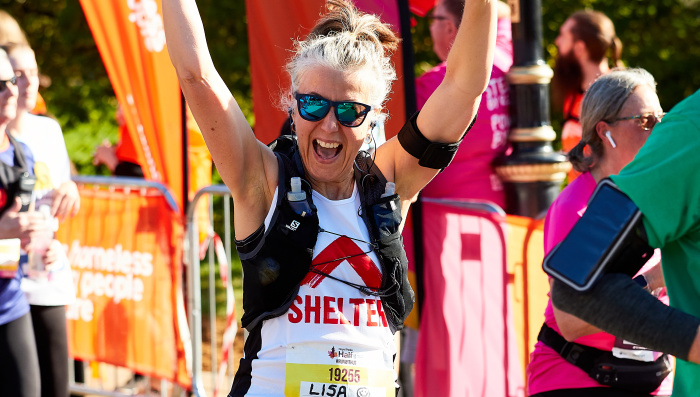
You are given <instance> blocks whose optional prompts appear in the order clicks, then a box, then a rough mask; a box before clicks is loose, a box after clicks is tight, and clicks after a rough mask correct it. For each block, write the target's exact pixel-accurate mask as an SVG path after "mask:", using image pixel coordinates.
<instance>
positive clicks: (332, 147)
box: [313, 139, 343, 160]
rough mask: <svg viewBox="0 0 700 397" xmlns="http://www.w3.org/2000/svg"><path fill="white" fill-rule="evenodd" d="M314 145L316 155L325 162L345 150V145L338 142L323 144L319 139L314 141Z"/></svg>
mask: <svg viewBox="0 0 700 397" xmlns="http://www.w3.org/2000/svg"><path fill="white" fill-rule="evenodd" d="M313 145H314V151H315V152H316V155H317V156H318V157H320V158H321V159H323V160H330V159H332V158H333V157H335V156H337V155H338V153H340V150H341V149H342V148H343V145H341V144H339V143H337V142H323V141H319V140H318V139H314V141H313Z"/></svg>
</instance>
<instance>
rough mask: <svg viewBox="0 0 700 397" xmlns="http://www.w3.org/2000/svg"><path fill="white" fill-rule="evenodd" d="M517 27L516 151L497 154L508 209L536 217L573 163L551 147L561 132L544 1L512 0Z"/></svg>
mask: <svg viewBox="0 0 700 397" xmlns="http://www.w3.org/2000/svg"><path fill="white" fill-rule="evenodd" d="M508 3H509V5H510V6H511V11H512V13H511V22H512V26H513V67H512V68H511V69H510V71H509V72H508V75H507V77H508V82H509V83H510V113H511V130H510V134H509V135H508V139H509V140H510V142H511V145H512V147H513V151H512V152H511V154H510V155H508V156H504V157H501V158H498V159H496V162H495V164H494V165H495V168H496V172H497V173H498V175H499V176H500V177H501V179H502V180H503V182H504V188H505V191H506V211H507V212H508V213H510V214H515V215H522V216H528V217H533V218H534V217H536V216H538V215H539V214H541V213H542V212H543V211H545V210H546V209H547V208H548V207H549V205H550V204H551V203H552V201H554V199H555V198H556V196H557V194H559V188H560V186H561V183H562V182H563V180H564V178H565V177H566V173H567V172H568V170H569V169H570V168H571V165H570V164H569V162H568V161H567V160H566V157H565V156H564V155H563V154H561V153H557V152H555V151H554V150H553V149H552V141H554V139H556V133H555V132H554V130H553V129H552V126H551V123H550V114H549V82H550V81H551V79H552V76H553V72H552V69H551V68H550V67H549V66H548V65H547V64H546V63H545V62H544V59H543V52H544V50H543V47H542V2H541V0H509V1H508Z"/></svg>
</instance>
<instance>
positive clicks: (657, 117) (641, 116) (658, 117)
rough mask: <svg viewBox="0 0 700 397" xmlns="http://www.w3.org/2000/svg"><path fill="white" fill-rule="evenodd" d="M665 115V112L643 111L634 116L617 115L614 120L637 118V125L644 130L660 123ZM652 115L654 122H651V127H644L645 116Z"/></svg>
mask: <svg viewBox="0 0 700 397" xmlns="http://www.w3.org/2000/svg"><path fill="white" fill-rule="evenodd" d="M665 115H666V112H661V113H660V114H654V113H643V114H637V115H635V116H629V117H618V118H616V119H615V121H622V120H639V126H640V127H641V128H642V129H643V130H644V131H650V130H652V129H653V128H654V127H655V126H656V124H658V123H660V122H661V120H662V119H663V118H664V116H665ZM649 116H651V117H653V118H654V124H652V126H651V127H648V128H647V127H644V124H645V120H644V119H645V118H647V117H649Z"/></svg>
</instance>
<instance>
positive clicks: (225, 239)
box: [185, 185, 240, 397]
mask: <svg viewBox="0 0 700 397" xmlns="http://www.w3.org/2000/svg"><path fill="white" fill-rule="evenodd" d="M214 197H221V198H222V200H221V201H222V203H221V207H222V208H220V209H217V214H222V217H223V235H221V240H222V243H223V245H224V249H225V252H226V259H227V260H228V263H229V264H231V257H232V255H231V254H232V248H231V241H232V234H231V219H232V218H231V209H232V203H233V201H232V199H231V192H230V191H229V189H228V188H227V187H226V186H225V185H212V186H207V187H205V188H202V189H201V190H199V191H198V192H197V194H196V195H195V197H194V199H193V200H192V202H191V203H190V205H189V208H188V211H187V231H186V233H187V234H186V239H187V244H186V247H187V249H186V251H185V255H186V258H185V263H186V264H187V266H188V268H187V269H186V275H187V283H186V285H187V291H186V296H187V312H188V324H189V326H190V335H191V338H192V360H191V362H192V393H193V395H194V396H196V397H206V396H207V395H210V396H213V395H214V392H213V391H214V390H215V389H216V386H217V384H222V385H223V386H222V387H223V390H221V388H220V390H218V393H217V395H224V396H225V395H227V393H228V391H229V389H228V388H230V387H231V380H232V378H233V374H234V365H233V351H231V354H230V356H229V362H228V370H227V373H226V377H227V379H225V380H224V381H223V382H221V381H222V380H221V379H219V375H218V372H219V362H218V356H219V346H220V344H221V341H220V340H219V338H218V336H217V316H216V296H215V281H216V273H217V270H216V263H215V258H216V255H215V252H214V251H215V248H214V242H213V240H211V239H210V240H208V241H209V245H208V247H207V249H208V255H207V256H208V260H207V261H206V263H205V264H204V265H205V266H208V276H209V279H208V281H209V285H208V288H207V291H204V290H202V286H201V272H200V266H199V265H200V258H199V255H198V253H199V251H200V250H199V246H200V243H199V236H200V233H199V226H200V225H199V224H198V223H199V222H197V219H196V216H197V211H198V209H197V207H198V206H199V203H200V201H201V200H202V199H204V198H209V220H210V222H213V220H214V217H213V215H214V200H213V198H214ZM209 226H210V227H212V228H213V224H210V225H209ZM217 232H219V233H221V231H217ZM229 277H230V275H229ZM229 282H231V281H230V280H229ZM205 294H206V295H205ZM202 296H208V298H209V303H210V304H209V313H208V314H209V315H208V317H209V335H210V338H209V340H208V341H205V340H203V335H202V334H203V332H202V330H203V328H202V326H203V324H202V321H203V313H202ZM236 314H237V317H238V318H240V313H236ZM238 318H237V319H236V321H237V320H238ZM204 343H208V344H209V348H210V351H211V363H210V371H207V372H205V371H204V370H203V362H202V361H203V356H202V353H203V349H202V347H203V344H204Z"/></svg>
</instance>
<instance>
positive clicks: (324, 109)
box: [299, 95, 331, 121]
mask: <svg viewBox="0 0 700 397" xmlns="http://www.w3.org/2000/svg"><path fill="white" fill-rule="evenodd" d="M330 108H331V105H330V104H329V103H328V101H326V100H325V99H323V98H319V97H315V96H311V95H304V96H303V97H301V98H300V99H299V114H301V117H303V118H305V119H306V120H310V121H318V120H321V119H322V118H324V117H326V114H328V110H329V109H330Z"/></svg>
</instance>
